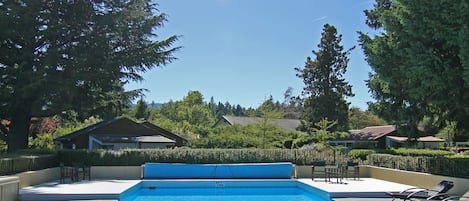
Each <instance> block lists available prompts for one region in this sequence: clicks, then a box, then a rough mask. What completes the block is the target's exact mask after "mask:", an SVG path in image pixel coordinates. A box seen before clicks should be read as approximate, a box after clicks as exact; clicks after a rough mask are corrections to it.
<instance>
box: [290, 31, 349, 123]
mask: <svg viewBox="0 0 469 201" xmlns="http://www.w3.org/2000/svg"><path fill="white" fill-rule="evenodd" d="M341 40H342V35H337V30H336V28H335V27H334V26H331V25H329V24H326V25H324V29H323V32H322V37H321V42H320V43H319V45H318V48H319V50H318V51H314V50H313V54H314V55H315V57H316V58H315V59H314V60H313V59H311V58H310V57H308V58H307V59H306V64H305V67H304V68H295V70H296V71H297V72H298V73H297V76H298V77H299V78H301V79H303V82H304V84H305V85H306V86H305V87H304V88H303V91H302V94H303V95H304V96H306V97H305V98H304V99H303V104H304V105H303V106H304V111H303V113H302V115H301V119H302V125H301V130H304V131H308V132H311V131H312V130H313V128H315V123H317V122H319V121H321V120H322V119H329V120H330V121H336V122H337V124H336V125H334V126H333V127H332V128H330V129H331V131H345V130H347V128H348V123H347V119H348V115H347V113H348V105H349V104H348V103H347V102H346V100H345V97H347V96H353V93H352V87H351V86H350V85H349V84H348V82H346V81H345V79H343V78H342V76H343V75H344V74H345V72H346V70H347V63H348V61H349V59H348V58H347V55H349V54H350V51H351V50H352V49H353V48H351V49H349V50H346V51H344V47H343V46H342V45H341V44H340V42H341Z"/></svg>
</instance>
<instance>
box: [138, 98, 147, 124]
mask: <svg viewBox="0 0 469 201" xmlns="http://www.w3.org/2000/svg"><path fill="white" fill-rule="evenodd" d="M149 116H150V111H149V110H148V105H147V103H146V102H145V101H144V100H143V98H140V100H139V101H138V102H137V105H136V106H135V118H136V119H143V120H147V119H148V117H149Z"/></svg>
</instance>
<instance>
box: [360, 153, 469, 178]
mask: <svg viewBox="0 0 469 201" xmlns="http://www.w3.org/2000/svg"><path fill="white" fill-rule="evenodd" d="M366 162H367V164H369V165H373V166H378V167H386V168H393V169H399V170H407V171H414V172H424V173H430V174H435V175H444V176H451V177H459V178H469V168H467V167H468V166H469V158H459V157H458V158H454V157H453V155H451V156H450V157H428V156H397V155H390V154H371V155H370V156H368V160H367V161H366Z"/></svg>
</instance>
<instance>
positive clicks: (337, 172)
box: [326, 162, 346, 183]
mask: <svg viewBox="0 0 469 201" xmlns="http://www.w3.org/2000/svg"><path fill="white" fill-rule="evenodd" d="M345 168H346V166H344V164H343V163H342V162H339V163H337V165H331V166H326V181H329V182H332V181H331V179H332V178H336V179H337V183H342V179H343V178H344V176H345Z"/></svg>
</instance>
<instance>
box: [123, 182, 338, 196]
mask: <svg viewBox="0 0 469 201" xmlns="http://www.w3.org/2000/svg"><path fill="white" fill-rule="evenodd" d="M119 200H120V201H150V200H151V201H163V200H164V201H329V200H331V199H330V196H329V193H327V192H325V191H322V190H320V189H317V188H314V187H311V186H308V185H306V184H303V183H301V182H298V181H295V180H278V181H277V180H276V181H269V180H267V181H265V180H264V181H262V180H251V181H245V180H243V181H241V180H239V181H231V180H223V181H194V180H187V181H142V182H141V183H139V184H137V185H136V186H134V187H132V188H130V189H129V190H127V191H126V192H124V193H122V194H121V196H120V199H119Z"/></svg>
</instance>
